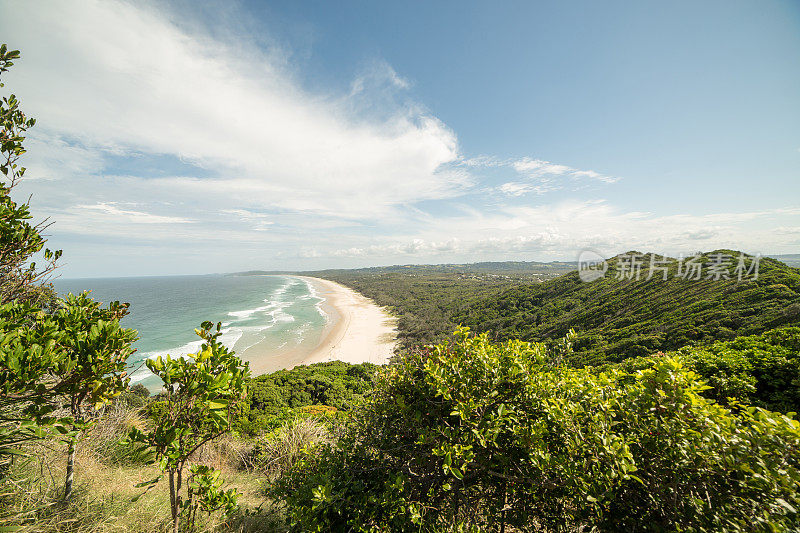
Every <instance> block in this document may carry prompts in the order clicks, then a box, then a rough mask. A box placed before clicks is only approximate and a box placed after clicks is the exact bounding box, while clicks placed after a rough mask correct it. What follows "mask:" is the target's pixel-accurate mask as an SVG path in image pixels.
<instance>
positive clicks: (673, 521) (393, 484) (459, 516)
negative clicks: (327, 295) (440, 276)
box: [274, 330, 800, 532]
mask: <svg viewBox="0 0 800 533" xmlns="http://www.w3.org/2000/svg"><path fill="white" fill-rule="evenodd" d="M551 360H552V359H551V357H550V355H549V354H548V353H547V350H546V349H545V347H544V346H543V345H540V344H529V343H525V342H521V341H509V342H506V343H503V344H492V343H490V342H489V341H488V340H487V338H486V336H479V337H475V338H470V337H469V336H468V333H467V331H466V330H461V331H459V332H458V334H457V338H456V340H455V341H454V342H451V343H447V344H443V345H439V346H436V347H433V348H431V349H429V350H426V351H420V352H415V353H411V354H409V355H407V356H406V357H405V358H404V359H403V360H402V362H401V363H400V364H398V365H397V366H395V367H391V368H389V369H387V370H386V371H384V372H383V373H382V374H381V376H380V377H379V379H378V382H377V386H376V390H375V394H374V397H373V399H371V400H370V401H369V403H368V404H367V405H366V406H364V408H363V409H360V410H358V411H357V412H356V413H355V415H354V417H353V419H352V422H351V424H350V425H349V427H348V428H347V430H346V431H345V435H344V436H343V437H342V438H341V440H339V442H337V443H336V444H334V445H330V446H327V447H323V448H322V449H320V450H317V451H315V453H314V454H309V455H308V456H307V457H306V458H305V459H304V460H303V461H299V462H298V463H297V465H296V466H295V468H293V469H292V470H290V471H289V472H288V473H287V474H285V475H284V476H283V477H282V478H281V479H280V480H279V481H278V482H277V483H276V485H275V491H274V496H275V497H279V498H282V499H285V501H286V503H287V508H288V516H289V517H290V520H291V521H292V523H293V525H294V527H295V528H296V529H298V530H303V531H326V530H353V531H372V530H376V529H378V530H390V531H402V530H407V529H412V528H413V529H414V530H420V531H441V530H458V529H461V530H463V529H471V528H475V529H494V528H497V527H502V525H509V526H512V527H515V528H518V529H521V530H533V529H536V528H543V529H545V530H574V529H580V528H584V527H593V528H596V530H599V531H624V530H643V529H644V530H650V531H709V532H710V531H753V530H763V531H791V530H794V529H793V528H795V526H796V525H797V523H798V514H797V507H798V505H800V490H798V482H800V470H799V469H800V451H799V450H800V424H798V422H797V421H796V420H794V419H792V418H789V417H787V416H785V415H781V414H777V413H772V412H769V411H765V410H762V409H759V408H752V407H744V406H740V405H736V404H735V405H733V407H732V408H730V409H729V408H725V407H723V406H721V405H719V404H718V403H716V402H714V401H713V400H710V399H707V398H704V397H703V396H702V395H701V393H702V392H704V391H705V390H706V389H707V386H706V385H704V384H703V382H702V381H700V380H699V377H698V375H697V374H696V373H694V372H693V371H691V370H689V369H687V368H685V367H684V366H683V365H682V364H681V362H680V361H679V360H677V359H673V358H667V357H664V358H659V359H656V360H654V361H653V362H652V363H651V364H650V366H649V367H648V368H645V369H644V370H641V371H639V372H637V373H635V374H633V375H632V374H630V373H627V372H625V371H623V370H621V369H618V368H611V369H609V371H608V372H592V371H590V370H586V369H574V368H564V367H559V366H554V365H553V364H552V363H551V362H550V361H551Z"/></svg>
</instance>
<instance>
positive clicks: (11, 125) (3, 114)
mask: <svg viewBox="0 0 800 533" xmlns="http://www.w3.org/2000/svg"><path fill="white" fill-rule="evenodd" d="M19 57H20V54H19V51H18V50H9V49H8V47H7V46H6V45H5V44H3V45H0V76H2V74H4V73H5V72H7V71H8V69H9V68H10V67H11V66H12V65H13V64H14V60H16V59H18V58H19ZM0 87H3V83H2V82H0ZM34 123H35V120H34V119H32V118H28V117H27V116H26V115H25V114H24V113H23V112H22V111H21V110H20V107H19V100H18V99H17V98H16V96H14V95H13V94H11V95H9V96H4V97H3V98H2V100H0V173H2V177H0V460H2V459H3V458H7V457H8V456H9V455H11V454H15V453H19V450H18V446H19V445H20V444H22V443H23V442H26V441H29V440H31V439H38V438H42V437H43V436H44V435H45V434H46V432H45V428H47V427H50V426H52V425H53V424H54V423H56V422H57V420H56V419H55V418H53V417H52V416H51V414H52V412H53V411H54V410H55V408H56V406H55V404H54V403H53V400H54V399H55V397H56V388H57V386H58V384H59V382H60V379H59V378H58V377H57V376H58V370H59V367H60V364H61V362H62V360H63V358H62V356H63V352H62V351H61V350H60V349H59V347H58V345H57V339H58V338H59V334H58V328H57V327H56V325H55V324H54V323H53V322H52V320H50V318H49V317H48V315H47V314H46V313H44V312H43V311H42V309H41V306H42V305H51V304H52V303H53V301H54V300H55V293H54V291H53V290H52V287H50V286H49V285H46V284H45V283H44V282H45V281H46V279H47V276H48V274H49V273H50V272H52V270H53V269H54V268H55V261H56V260H57V259H58V258H59V257H60V255H61V251H56V252H51V251H50V250H46V249H45V250H44V251H43V248H44V243H45V239H44V237H43V236H42V234H41V232H42V230H43V229H44V227H46V226H45V224H44V223H39V224H31V223H30V222H29V221H30V219H31V214H30V210H29V207H28V204H17V203H16V202H15V201H14V200H12V199H11V196H10V195H11V190H12V189H13V188H14V187H15V186H16V185H17V184H18V183H19V181H20V180H21V179H22V178H23V176H24V175H25V168H24V167H21V166H20V165H19V158H20V157H21V156H22V154H24V153H25V149H24V147H23V144H22V143H23V141H24V140H25V132H26V131H27V130H28V128H30V127H32V126H33V125H34ZM38 252H42V253H43V257H44V259H45V261H46V266H45V268H44V269H41V270H40V269H37V266H36V263H35V262H33V261H31V258H32V256H33V255H34V254H36V253H38ZM6 464H7V461H2V464H0V466H2V465H6Z"/></svg>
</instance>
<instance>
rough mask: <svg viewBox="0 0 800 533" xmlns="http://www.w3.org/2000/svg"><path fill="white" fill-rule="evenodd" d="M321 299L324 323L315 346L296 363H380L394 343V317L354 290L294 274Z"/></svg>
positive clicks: (392, 349) (388, 355)
mask: <svg viewBox="0 0 800 533" xmlns="http://www.w3.org/2000/svg"><path fill="white" fill-rule="evenodd" d="M298 277H302V278H303V279H305V280H307V281H309V282H310V283H312V284H313V285H314V289H315V290H316V292H317V294H318V295H319V296H320V297H322V298H325V301H324V302H323V304H322V309H323V311H325V313H326V314H327V315H328V317H329V320H328V326H327V327H326V328H325V331H324V332H323V334H322V340H321V341H320V343H319V344H318V345H317V347H316V348H315V349H314V350H313V351H312V352H311V353H310V354H309V355H308V356H307V357H304V358H303V360H302V361H300V362H297V363H296V365H310V364H313V363H322V362H325V361H345V362H347V363H375V364H379V365H380V364H384V363H386V362H388V361H389V358H390V357H392V355H394V348H395V345H396V344H397V331H396V319H395V318H394V317H392V316H391V315H390V314H389V313H388V312H386V310H385V309H383V308H382V307H378V306H377V305H376V304H375V302H373V301H372V300H370V299H369V298H366V297H364V296H362V295H360V294H359V293H357V292H356V291H354V290H352V289H349V288H347V287H345V286H343V285H340V284H338V283H335V282H333V281H329V280H326V279H320V278H312V277H307V276H298Z"/></svg>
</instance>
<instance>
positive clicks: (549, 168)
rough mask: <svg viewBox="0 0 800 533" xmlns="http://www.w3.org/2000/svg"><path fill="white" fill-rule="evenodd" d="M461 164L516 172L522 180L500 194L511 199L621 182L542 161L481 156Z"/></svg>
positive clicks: (512, 182) (500, 188)
mask: <svg viewBox="0 0 800 533" xmlns="http://www.w3.org/2000/svg"><path fill="white" fill-rule="evenodd" d="M462 164H463V165H464V166H466V167H469V168H495V169H497V168H499V169H510V170H513V171H514V172H515V173H516V175H517V176H518V177H519V178H522V179H518V180H515V181H509V182H506V183H503V184H502V185H500V186H499V187H498V188H497V190H499V191H500V192H501V193H503V194H506V195H508V196H523V195H525V194H530V193H533V194H539V195H540V194H545V193H549V192H553V191H558V190H561V189H565V188H568V187H570V186H572V187H577V186H579V185H581V184H585V183H587V182H596V183H604V184H612V183H617V182H618V181H620V179H621V178H619V177H617V176H609V175H606V174H601V173H600V172H596V171H594V170H580V169H577V168H573V167H570V166H568V165H563V164H559V163H552V162H550V161H545V160H543V159H535V158H531V157H523V158H520V159H499V158H496V157H491V156H479V157H473V158H470V159H466V160H464V161H463V162H462Z"/></svg>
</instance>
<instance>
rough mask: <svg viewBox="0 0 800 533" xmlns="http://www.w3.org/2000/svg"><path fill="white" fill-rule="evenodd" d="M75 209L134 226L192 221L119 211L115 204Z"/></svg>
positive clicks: (76, 207)
mask: <svg viewBox="0 0 800 533" xmlns="http://www.w3.org/2000/svg"><path fill="white" fill-rule="evenodd" d="M75 209H79V210H89V211H97V212H99V213H102V214H104V215H109V216H108V221H109V222H110V221H120V220H122V221H125V222H132V223H134V224H189V223H192V222H193V221H192V220H188V219H185V218H181V217H172V216H162V215H154V214H152V213H146V212H144V211H133V210H129V209H120V208H119V207H117V206H116V204H115V203H113V202H110V203H99V204H94V205H76V206H75Z"/></svg>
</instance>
